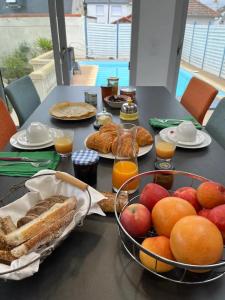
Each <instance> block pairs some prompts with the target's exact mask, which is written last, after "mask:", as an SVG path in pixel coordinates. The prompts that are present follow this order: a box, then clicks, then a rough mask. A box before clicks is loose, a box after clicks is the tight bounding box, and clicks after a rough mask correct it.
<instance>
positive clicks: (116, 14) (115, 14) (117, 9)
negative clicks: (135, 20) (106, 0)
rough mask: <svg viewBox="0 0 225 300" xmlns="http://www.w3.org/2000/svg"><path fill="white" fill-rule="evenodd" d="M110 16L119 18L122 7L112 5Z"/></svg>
mask: <svg viewBox="0 0 225 300" xmlns="http://www.w3.org/2000/svg"><path fill="white" fill-rule="evenodd" d="M111 10H112V16H113V17H120V16H121V15H122V7H121V5H112V8H111Z"/></svg>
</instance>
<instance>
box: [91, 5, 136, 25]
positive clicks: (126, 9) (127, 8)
mask: <svg viewBox="0 0 225 300" xmlns="http://www.w3.org/2000/svg"><path fill="white" fill-rule="evenodd" d="M100 5H103V6H104V15H103V16H102V17H100V16H98V17H97V16H96V4H88V6H87V15H88V16H92V17H97V23H104V24H106V23H108V5H107V4H100ZM120 6H121V15H120V16H115V17H114V16H112V5H110V6H109V23H112V22H113V21H116V20H118V19H120V18H121V17H126V16H128V15H130V14H131V10H132V8H131V5H120Z"/></svg>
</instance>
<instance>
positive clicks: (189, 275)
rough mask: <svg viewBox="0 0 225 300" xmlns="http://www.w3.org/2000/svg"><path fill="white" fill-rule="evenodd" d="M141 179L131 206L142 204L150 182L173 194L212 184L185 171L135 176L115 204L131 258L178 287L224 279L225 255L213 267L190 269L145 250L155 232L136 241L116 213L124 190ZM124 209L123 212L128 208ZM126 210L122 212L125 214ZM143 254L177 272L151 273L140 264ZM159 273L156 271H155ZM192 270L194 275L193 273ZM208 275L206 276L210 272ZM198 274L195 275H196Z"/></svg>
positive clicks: (121, 236) (120, 232)
mask: <svg viewBox="0 0 225 300" xmlns="http://www.w3.org/2000/svg"><path fill="white" fill-rule="evenodd" d="M137 179H139V181H140V185H139V191H137V192H136V193H135V194H133V195H129V202H128V204H127V205H129V204H131V203H136V202H139V193H140V191H142V189H143V187H144V186H145V185H146V184H147V183H150V182H155V183H158V184H160V185H161V186H163V187H165V188H166V189H167V190H169V191H175V190H176V189H178V188H180V187H183V186H190V187H193V188H197V187H198V185H199V184H200V183H201V182H206V181H210V180H209V179H207V178H204V177H202V176H199V175H196V174H192V173H188V172H184V171H176V170H169V171H158V170H154V171H148V172H145V173H141V174H139V175H137V176H134V177H133V178H131V179H129V180H127V181H126V182H125V183H124V184H123V185H122V186H121V188H120V189H119V191H118V193H117V197H116V202H115V216H116V221H117V225H118V233H119V236H120V239H121V243H122V245H123V247H124V249H125V250H126V252H127V253H128V255H129V256H130V257H131V258H132V259H133V260H134V261H135V262H136V263H137V264H138V265H139V266H141V267H142V268H144V269H146V270H148V271H149V272H151V273H153V274H154V275H156V276H158V277H160V278H163V279H166V280H169V281H171V282H174V283H180V284H200V283H208V282H210V281H213V280H216V279H218V278H220V277H222V276H223V275H224V273H225V259H224V258H225V251H224V253H223V258H222V259H221V260H220V261H219V262H217V263H215V264H211V265H204V266H203V265H190V264H184V263H181V262H178V261H172V260H169V259H166V258H164V257H162V256H159V255H157V254H155V253H153V252H151V251H149V250H147V249H144V248H143V247H142V246H141V243H142V241H143V240H144V238H145V237H151V236H156V235H157V234H156V233H155V231H154V229H151V230H150V231H149V232H148V234H147V236H145V237H143V238H133V237H132V236H131V235H130V234H129V233H128V232H127V231H126V229H125V228H124V227H123V225H122V224H121V221H120V219H121V213H120V214H118V213H117V211H116V207H117V205H118V201H117V198H118V196H119V195H120V194H121V193H124V190H126V185H127V184H128V183H130V182H132V181H133V180H137ZM127 205H125V206H124V207H123V210H124V209H125V207H127ZM123 210H122V211H123ZM140 250H142V251H143V252H144V253H145V254H147V255H148V256H150V257H152V258H155V259H156V264H157V262H158V261H162V262H165V263H167V264H169V265H171V266H175V268H174V269H173V270H172V271H169V272H166V273H158V272H157V271H155V270H150V269H148V268H146V267H145V265H143V263H142V262H141V261H140V258H139V251H140ZM155 269H156V268H155ZM190 270H191V271H190ZM206 270H207V272H204V271H206ZM193 271H194V272H193Z"/></svg>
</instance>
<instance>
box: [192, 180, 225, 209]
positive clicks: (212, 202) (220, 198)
mask: <svg viewBox="0 0 225 300" xmlns="http://www.w3.org/2000/svg"><path fill="white" fill-rule="evenodd" d="M197 197H198V201H199V203H200V204H201V206H203V207H204V208H213V207H215V206H217V205H221V204H225V187H224V186H222V185H221V184H219V183H217V182H213V181H207V182H203V183H202V184H200V185H199V187H198V188H197Z"/></svg>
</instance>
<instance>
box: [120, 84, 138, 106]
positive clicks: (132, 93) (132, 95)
mask: <svg viewBox="0 0 225 300" xmlns="http://www.w3.org/2000/svg"><path fill="white" fill-rule="evenodd" d="M120 95H125V96H129V97H130V98H131V99H132V100H133V101H134V102H135V101H136V89H134V88H131V87H130V88H124V89H120Z"/></svg>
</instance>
